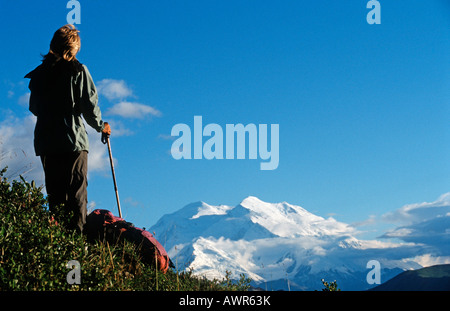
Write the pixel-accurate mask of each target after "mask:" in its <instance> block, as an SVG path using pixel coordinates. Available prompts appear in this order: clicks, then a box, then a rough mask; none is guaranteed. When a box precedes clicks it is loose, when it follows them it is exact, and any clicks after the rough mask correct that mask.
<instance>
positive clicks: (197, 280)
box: [0, 169, 249, 291]
mask: <svg viewBox="0 0 450 311" xmlns="http://www.w3.org/2000/svg"><path fill="white" fill-rule="evenodd" d="M5 172H6V169H3V170H2V171H1V172H0V247H1V250H0V291H5V290H19V291H37V290H39V291H41V290H45V291H49V290H50V291H52V290H85V291H105V290H106V291H109V290H114V291H115V290H121V291H123V290H135V291H136V290H139V291H156V290H158V291H162V290H164V291H169V290H170V291H177V290H185V291H186V290H187V291H198V290H201V291H204V290H214V291H218V290H245V289H247V288H248V282H249V281H248V280H247V279H245V278H244V277H242V278H241V279H240V280H239V281H238V282H233V281H231V280H230V278H229V275H228V274H224V275H223V276H222V278H220V280H219V279H216V280H212V281H211V280H207V279H205V278H202V277H197V276H194V275H193V273H192V271H184V272H177V271H173V270H170V269H169V271H168V272H167V273H166V274H162V273H161V272H159V271H157V270H155V269H154V268H153V267H152V266H149V265H146V264H144V263H143V262H142V261H141V259H140V258H139V256H138V252H136V250H135V248H134V246H133V245H132V244H130V243H127V242H122V243H118V244H114V245H112V244H111V245H110V244H109V243H107V242H105V243H103V242H95V243H88V242H87V240H86V238H85V237H84V236H81V235H78V234H76V233H74V232H70V231H67V230H66V229H64V223H65V219H66V217H65V216H64V215H52V214H51V213H50V212H49V211H48V209H47V205H46V199H45V197H44V195H43V193H42V191H41V190H42V189H41V188H38V187H36V186H35V184H34V182H31V183H28V182H27V181H25V180H24V179H21V181H12V182H9V181H8V179H7V178H5V177H4V175H5ZM72 260H76V261H78V262H79V263H80V274H81V283H80V284H79V285H77V284H73V285H71V284H68V282H67V275H68V273H69V272H70V271H71V269H73V268H72V267H71V268H68V267H67V264H68V262H69V261H72Z"/></svg>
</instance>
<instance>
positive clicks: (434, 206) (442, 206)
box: [382, 192, 450, 225]
mask: <svg viewBox="0 0 450 311" xmlns="http://www.w3.org/2000/svg"><path fill="white" fill-rule="evenodd" d="M448 212H450V192H447V193H444V194H442V195H441V196H440V197H439V198H438V199H437V200H436V201H434V202H422V203H414V204H408V205H404V206H403V207H401V208H399V209H398V210H396V211H394V212H389V213H386V214H384V215H383V216H382V219H383V220H384V221H386V222H391V223H400V224H404V225H408V224H413V223H416V222H421V221H424V220H428V219H432V218H435V217H437V216H444V215H445V214H446V213H448Z"/></svg>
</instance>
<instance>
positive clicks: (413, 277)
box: [371, 264, 450, 291]
mask: <svg viewBox="0 0 450 311" xmlns="http://www.w3.org/2000/svg"><path fill="white" fill-rule="evenodd" d="M371 290H373V291H450V264H448V265H436V266H431V267H426V268H422V269H418V270H410V271H405V272H402V273H400V274H399V275H397V276H395V277H394V278H392V279H390V280H389V281H387V282H385V283H383V284H381V285H379V286H377V287H374V288H372V289H371Z"/></svg>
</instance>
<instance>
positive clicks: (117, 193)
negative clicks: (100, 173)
mask: <svg viewBox="0 0 450 311" xmlns="http://www.w3.org/2000/svg"><path fill="white" fill-rule="evenodd" d="M105 141H106V143H107V144H108V152H109V162H110V164H111V172H112V176H113V181H114V191H115V192H116V201H117V207H118V208H119V217H120V218H122V210H121V209H120V200H119V191H118V190H117V183H116V174H115V173H114V163H113V157H112V153H111V144H110V142H109V135H108V134H105V133H102V142H103V143H105Z"/></svg>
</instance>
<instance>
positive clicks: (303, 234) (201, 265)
mask: <svg viewBox="0 0 450 311" xmlns="http://www.w3.org/2000/svg"><path fill="white" fill-rule="evenodd" d="M149 230H150V231H151V232H154V233H155V234H156V238H157V239H158V240H159V241H160V242H161V243H162V244H163V246H164V247H165V248H166V250H167V251H168V253H169V256H170V257H171V258H172V261H173V262H174V263H175V264H176V266H177V268H178V270H183V269H190V268H192V269H193V270H194V273H196V274H200V275H204V276H206V277H208V278H217V279H222V278H223V277H224V276H225V274H226V271H230V272H231V273H232V276H233V277H235V278H236V279H238V278H239V275H240V274H242V273H244V274H245V275H246V276H248V277H250V278H251V279H252V280H253V285H254V286H258V287H261V288H263V289H267V290H277V289H285V290H289V289H290V290H320V289H321V288H322V287H323V286H322V283H321V279H325V280H328V281H333V280H337V281H338V285H339V287H340V288H341V289H343V290H364V289H367V288H370V287H373V286H376V284H374V285H370V284H368V283H367V281H366V276H367V274H368V273H369V272H370V271H371V270H370V269H368V268H367V263H368V262H369V261H370V260H377V261H378V262H379V263H380V267H381V281H382V282H384V281H386V280H388V279H390V278H391V277H393V276H395V275H397V274H398V273H400V272H402V271H404V270H406V269H416V268H420V267H421V266H420V265H419V264H418V263H417V262H415V261H414V260H413V259H412V258H414V257H415V256H417V255H418V248H419V247H420V246H419V245H417V244H415V243H391V242H382V241H378V240H369V241H368V240H359V239H357V238H356V237H355V235H356V233H357V232H356V231H355V229H354V228H353V227H352V226H350V225H348V224H345V223H342V222H339V221H336V220H335V219H333V218H332V217H329V218H323V217H320V216H317V215H314V214H312V213H310V212H308V211H307V210H305V209H304V208H302V207H300V206H296V205H292V204H289V203H286V202H283V203H267V202H263V201H261V200H259V199H258V198H256V197H252V196H250V197H247V198H246V199H244V200H243V201H242V202H241V203H240V204H238V205H237V206H234V207H232V206H227V205H220V206H212V205H209V204H207V203H204V202H196V203H192V204H189V205H187V206H185V207H183V208H182V209H180V210H179V211H177V212H175V213H172V214H168V215H165V216H163V217H162V218H161V219H160V220H159V221H158V222H157V223H156V224H155V225H154V226H153V227H151V228H150V229H149ZM369 268H372V267H369Z"/></svg>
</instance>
